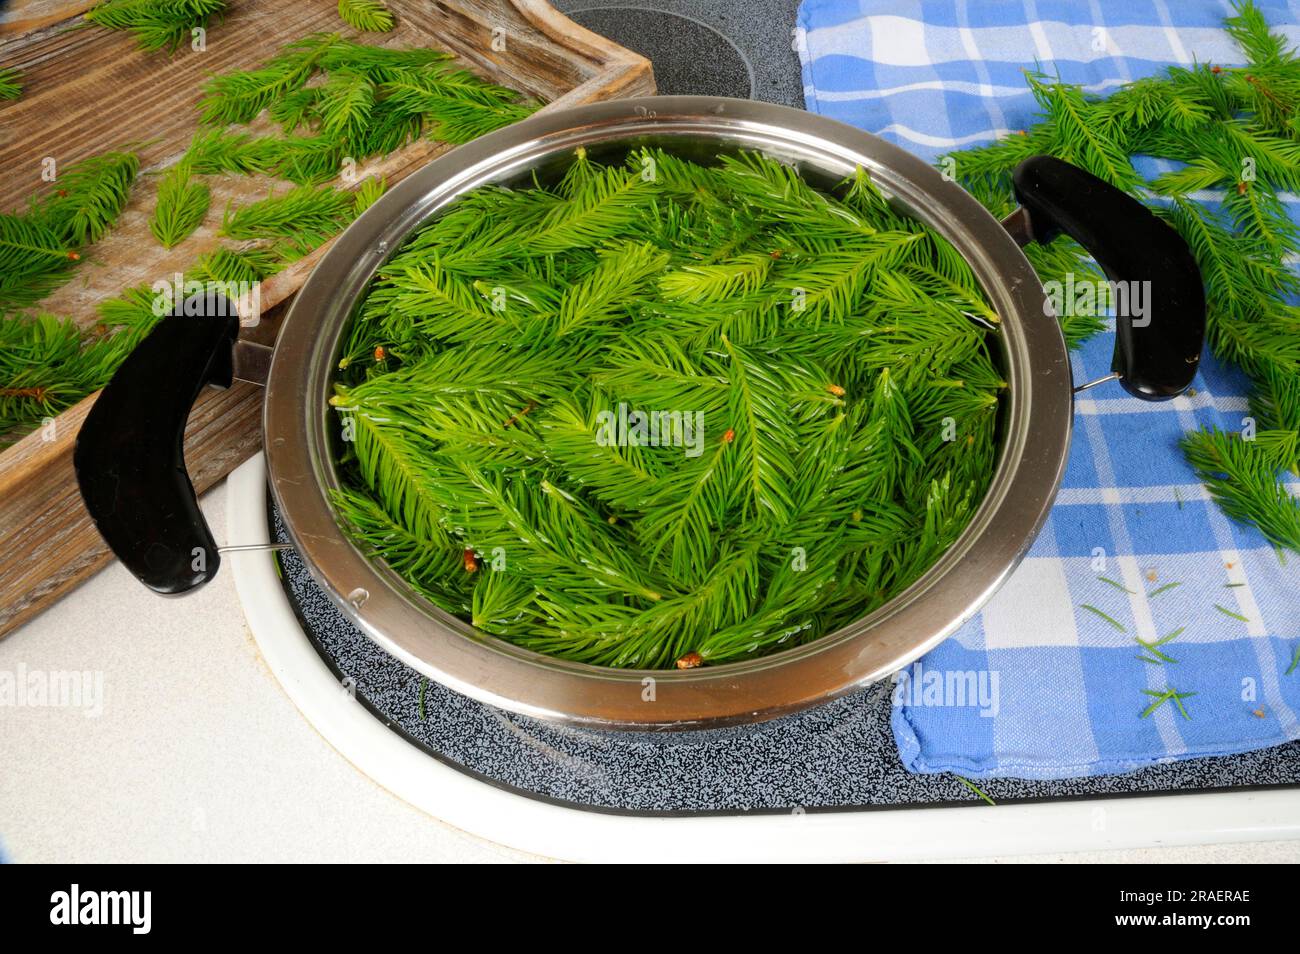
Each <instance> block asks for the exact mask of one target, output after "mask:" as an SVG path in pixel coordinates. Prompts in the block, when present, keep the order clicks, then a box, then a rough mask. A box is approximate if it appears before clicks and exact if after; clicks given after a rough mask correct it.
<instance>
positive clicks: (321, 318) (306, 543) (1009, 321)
mask: <svg viewBox="0 0 1300 954" xmlns="http://www.w3.org/2000/svg"><path fill="white" fill-rule="evenodd" d="M674 137H685V138H686V139H692V138H693V139H704V140H707V141H712V142H716V143H717V144H718V145H719V146H720V147H722V148H724V149H725V148H749V149H758V150H760V151H763V152H766V153H768V154H770V155H775V156H777V157H778V158H782V159H786V160H791V161H794V162H795V163H796V164H797V165H799V166H800V167H801V168H803V169H805V170H808V171H811V172H815V173H817V174H819V175H830V176H834V177H836V178H842V177H843V176H846V175H848V174H849V173H851V172H852V171H853V169H854V167H855V166H858V165H861V166H863V167H864V168H865V169H866V170H867V171H868V173H870V174H871V176H872V178H873V180H874V181H875V182H876V183H877V185H878V186H879V187H880V188H881V189H882V190H883V191H885V192H886V193H887V194H889V195H890V196H891V197H892V198H893V199H894V200H895V201H897V202H899V203H901V204H902V205H903V206H905V207H906V208H907V210H908V211H909V213H910V214H912V215H914V216H916V217H917V218H919V219H921V220H922V221H924V222H926V224H928V225H930V226H932V227H934V228H936V229H937V230H938V231H939V232H940V233H941V234H943V235H944V236H945V237H946V238H947V239H948V240H949V241H950V242H952V243H953V245H954V246H956V247H957V248H958V249H959V250H960V251H961V252H962V253H963V255H965V257H966V259H967V261H968V262H969V263H970V265H971V267H972V268H973V269H974V271H975V273H976V276H977V278H978V279H979V280H980V282H981V284H982V285H983V287H984V288H985V290H986V292H987V294H988V296H989V298H990V300H991V302H992V304H993V306H994V308H995V310H996V311H997V312H998V314H999V316H1000V317H1001V318H1002V322H1001V327H1000V330H999V331H998V332H997V337H998V340H999V341H1000V343H1001V348H1002V358H1003V370H1004V371H1005V374H1006V379H1007V384H1008V397H1007V399H1006V401H1005V410H1004V412H1003V413H1004V427H1003V430H1004V439H1003V445H1002V447H1001V451H1000V456H999V460H998V464H997V468H996V470H995V472H994V475H993V478H992V480H991V482H990V485H989V489H988V491H987V492H986V494H985V497H984V499H983V501H982V502H981V503H980V506H979V507H978V508H977V511H976V513H975V515H974V516H973V518H972V519H971V521H970V523H969V524H968V526H967V527H966V529H965V530H964V531H963V533H962V534H961V536H960V537H959V538H958V540H957V541H956V543H954V544H953V546H952V547H950V548H949V549H948V550H947V551H946V552H945V553H944V554H943V555H942V556H941V557H940V558H939V560H938V561H937V562H936V563H935V564H934V565H933V566H931V567H930V569H929V570H927V571H926V572H925V573H924V574H923V575H922V576H921V577H920V578H919V579H918V580H917V581H916V582H914V583H913V584H912V585H911V586H909V587H908V588H907V589H906V590H904V591H903V592H902V593H900V594H898V595H897V596H895V597H894V598H893V599H892V600H890V601H889V602H888V603H886V604H885V605H883V606H881V607H879V608H878V609H876V610H874V611H873V612H871V613H869V614H868V615H866V616H864V617H862V618H861V619H859V620H857V621H855V622H854V623H852V624H850V625H848V626H846V627H844V628H842V629H840V630H838V631H836V632H834V633H830V634H827V635H826V636H823V637H821V638H820V639H817V640H814V641H812V642H810V643H807V644H805V645H803V646H798V647H795V648H792V649H788V650H782V651H780V652H777V653H774V654H772V655H769V656H765V657H762V658H759V659H754V660H749V661H743V662H733V663H724V664H719V665H717V666H709V667H701V668H698V669H690V670H683V671H663V670H616V669H609V668H604V667H597V666H592V665H588V664H584V663H574V662H568V661H565V660H561V659H556V658H554V657H550V656H544V655H541V654H538V653H535V652H532V651H530V650H525V649H521V648H519V647H517V646H514V645H512V644H510V643H508V642H506V641H504V640H501V639H498V638H496V637H493V636H489V635H487V634H484V633H481V632H479V631H478V630H475V629H474V628H472V627H471V626H470V625H469V624H468V623H466V622H464V621H462V620H460V619H457V618H455V617H453V616H451V615H450V614H448V613H446V612H444V611H442V610H441V609H438V608H437V607H435V606H433V605H432V604H431V603H428V602H427V601H426V600H425V599H424V598H422V597H420V596H419V595H418V594H417V593H415V591H414V590H413V589H412V588H411V587H410V586H409V585H408V584H406V582H405V581H403V580H402V579H401V578H400V577H399V576H397V574H396V573H394V572H393V571H392V570H390V569H389V568H388V567H387V566H385V565H383V564H382V563H380V562H379V561H375V560H372V559H370V558H367V557H366V556H364V555H363V554H362V552H361V551H360V550H359V549H358V548H357V547H356V546H355V545H354V544H352V542H351V541H350V540H349V539H348V538H347V537H346V535H345V534H344V533H343V532H342V531H341V530H340V528H339V526H338V524H337V522H336V518H335V515H334V511H333V508H332V507H331V505H330V503H329V500H328V497H327V494H328V492H329V491H330V490H331V489H333V488H336V487H338V486H339V483H338V479H337V474H336V471H335V466H334V462H333V456H332V451H331V447H330V439H329V434H330V428H331V426H332V425H334V426H336V425H335V423H334V422H335V421H336V418H335V417H334V412H333V411H332V410H331V409H330V408H329V406H328V404H327V397H328V395H329V391H330V387H331V382H332V380H333V374H334V357H335V355H336V354H337V351H338V346H339V339H340V337H341V335H342V334H343V332H344V330H345V328H346V324H347V321H348V319H349V318H350V317H351V315H352V313H353V308H354V305H355V304H356V302H357V301H358V300H359V298H360V296H361V295H362V294H363V292H364V290H365V288H366V287H367V285H368V283H369V281H370V279H371V277H372V276H373V275H374V273H375V271H376V270H377V269H378V268H379V266H380V265H381V264H382V263H383V262H384V261H385V260H386V259H387V257H388V255H389V254H390V253H391V252H392V251H394V250H396V249H397V248H398V247H399V246H400V244H401V243H402V241H403V240H404V238H405V236H406V235H408V234H409V233H410V232H411V231H412V230H413V229H414V228H416V227H418V226H419V225H420V224H421V223H422V222H424V221H425V220H427V219H428V218H429V217H430V216H431V215H433V214H435V213H436V212H438V211H439V210H440V209H442V208H443V207H444V206H446V205H447V204H448V203H449V202H451V201H453V200H454V199H455V198H456V197H457V196H459V195H461V194H463V193H464V192H467V191H469V190H470V189H473V188H475V187H477V186H480V185H483V184H487V183H489V182H499V181H506V180H509V179H511V178H512V177H515V176H517V175H519V174H520V173H522V172H524V171H526V170H528V169H531V168H535V167H536V166H537V165H538V164H539V163H540V162H541V161H543V160H545V159H547V158H555V157H558V156H561V155H564V154H567V153H571V152H572V151H573V150H574V149H575V148H576V147H578V146H587V147H592V146H596V145H599V144H602V143H609V142H614V141H617V142H627V143H628V145H633V144H635V143H636V142H638V141H646V140H653V141H655V142H656V144H662V141H663V140H664V139H671V138H674ZM678 141H683V140H681V139H679V140H678ZM1072 412H1073V398H1072V393H1071V374H1070V364H1069V357H1068V352H1067V350H1066V346H1065V341H1064V338H1063V336H1062V334H1061V331H1060V328H1059V326H1058V324H1057V322H1056V321H1055V319H1054V318H1053V317H1051V315H1050V312H1046V311H1045V308H1044V296H1043V293H1042V288H1041V284H1040V282H1039V279H1038V278H1037V276H1036V274H1035V272H1034V270H1033V268H1032V266H1031V265H1030V264H1029V262H1028V260H1027V259H1026V258H1025V256H1024V254H1023V253H1022V252H1021V250H1020V247H1019V245H1017V243H1016V241H1015V240H1014V239H1013V238H1012V237H1011V236H1010V235H1009V234H1008V233H1007V232H1006V230H1005V229H1003V227H1002V226H1001V225H1000V224H999V223H998V221H997V220H996V219H994V218H993V216H992V215H990V214H989V213H988V212H987V211H986V210H985V209H984V208H983V207H982V206H981V205H980V204H979V203H978V202H977V201H976V200H975V199H974V198H973V197H971V196H970V195H969V194H968V193H967V192H965V190H963V189H962V188H961V187H960V186H958V185H957V184H956V183H955V182H953V181H949V180H947V179H945V177H944V176H942V175H941V174H940V173H939V171H938V170H937V169H934V168H933V167H931V166H929V165H927V164H926V163H925V162H924V161H922V160H921V159H919V158H917V157H916V156H913V155H912V154H910V153H908V152H906V151H905V150H902V149H900V148H898V147H897V146H894V145H892V144H890V143H887V142H885V141H884V140H882V139H879V138H877V137H876V136H873V135H871V134H869V133H865V132H862V131H860V130H857V129H854V128H853V127H851V126H847V125H844V124H842V123H839V122H837V121H835V120H831V119H827V118H825V117H822V116H817V115H814V114H812V113H807V112H803V111H801V110H796V109H791V108H789V107H784V106H776V105H773V104H769V103H760V102H754V101H751V100H735V99H726V98H722V97H709V96H663V97H644V98H638V99H625V100H614V101H609V102H603V103H597V104H593V105H587V106H580V107H576V108H573V109H569V110H562V111H556V112H543V113H539V114H537V115H535V116H533V117H530V118H529V119H527V120H524V121H523V122H520V123H516V124H514V125H512V126H509V127H506V128H503V129H500V130H497V131H495V132H493V133H490V134H488V135H486V136H483V137H481V138H479V139H477V140H474V141H473V142H471V143H468V144H466V145H463V146H460V147H458V148H456V149H454V150H452V151H450V152H449V153H447V154H445V155H443V156H441V157H439V158H438V159H435V160H434V161H433V162H431V163H429V164H428V165H427V166H425V167H423V168H422V169H419V170H418V171H416V172H414V173H412V174H411V175H410V176H408V177H407V178H406V179H404V180H403V181H402V182H400V183H399V184H398V185H396V186H395V187H394V188H393V189H391V190H389V192H387V193H386V194H385V195H384V196H382V197H381V198H380V199H379V200H378V201H377V202H376V203H375V204H374V205H373V206H371V207H370V208H369V209H367V210H366V211H365V213H363V214H362V215H361V216H360V217H359V218H358V219H357V220H356V221H355V222H354V223H353V224H352V225H351V226H350V227H349V228H348V229H347V230H346V231H345V232H344V233H343V234H342V235H341V236H339V238H338V239H337V240H336V241H335V243H334V244H333V246H332V247H331V248H330V249H329V250H328V252H327V253H326V254H325V256H324V257H323V258H322V259H321V261H320V262H319V263H318V264H317V265H316V267H315V269H314V270H313V271H312V273H311V275H310V276H309V277H308V279H307V282H306V283H305V284H304V286H303V288H302V289H301V290H300V291H299V293H298V295H297V297H296V298H295V300H294V302H293V304H292V306H291V307H290V309H289V313H288V315H287V316H286V317H285V320H284V324H283V327H282V329H281V331H280V335H279V340H278V342H277V344H276V347H275V353H274V357H273V360H272V363H271V368H270V372H269V375H268V379H267V393H266V403H265V408H264V416H263V430H264V435H263V436H264V442H265V444H264V446H265V448H266V457H267V466H268V473H269V478H270V484H271V489H272V493H273V496H274V498H275V501H276V504H277V506H278V507H279V509H280V513H281V515H282V517H283V519H284V523H285V526H286V528H287V530H288V533H289V536H290V538H291V539H292V541H293V543H294V546H295V547H296V549H297V550H298V552H299V553H300V554H301V556H302V558H303V562H304V564H305V565H306V566H307V568H308V570H309V572H310V573H311V575H312V577H313V578H314V579H315V580H316V582H317V583H318V584H320V586H321V587H322V589H323V590H324V591H325V592H326V593H327V594H329V596H330V597H331V599H333V600H334V602H335V603H336V604H338V606H339V607H340V609H341V610H342V611H343V612H344V614H345V615H346V616H348V617H349V618H350V619H351V620H352V621H353V622H354V623H356V625H357V626H358V627H359V628H361V630H362V631H363V632H365V633H366V634H367V635H368V636H369V637H370V638H371V639H373V640H374V641H375V642H376V643H377V644H378V645H380V646H381V647H383V648H384V649H385V650H386V651H388V652H389V653H391V654H392V655H394V656H396V657H397V658H399V659H401V660H402V661H403V662H405V663H406V664H408V665H410V666H411V667H412V668H414V669H416V670H417V671H419V672H421V673H423V674H424V675H426V676H428V677H429V678H432V679H435V680H437V681H438V682H440V683H442V684H443V685H446V686H448V687H450V688H452V689H454V690H456V691H458V692H461V693H464V694H465V695H468V696H470V697H472V698H475V699H477V700H479V701H482V702H485V703H488V704H490V705H494V706H497V707H499V708H503V709H507V710H510V711H513V712H518V713H522V714H525V715H529V716H534V717H538V718H543V719H547V720H553V721H559V722H565V723H569V724H576V725H581V726H586V727H591V728H603V729H694V728H718V727H722V726H727V725H735V724H742V723H748V722H757V721H761V720H764V719H769V718H774V717H776V716H780V715H785V714H788V713H792V712H796V711H799V710H801V709H804V708H807V707H810V706H813V705H817V704H819V703H823V702H827V701H830V700H831V699H834V698H836V697H837V696H840V695H843V694H844V693H847V692H849V691H851V690H853V689H855V688H858V687H861V686H864V685H867V684H869V683H871V682H875V681H877V680H879V679H881V678H884V677H885V676H888V675H889V674H890V673H893V672H895V671H897V670H899V669H901V668H902V667H904V666H906V665H907V664H908V663H910V662H911V661H912V660H914V659H916V658H917V657H919V656H921V655H922V654H924V653H925V652H926V651H928V650H929V649H931V648H932V647H934V646H935V645H937V644H938V643H939V642H941V641H942V640H943V639H945V638H947V637H948V636H949V635H951V634H952V632H953V631H955V630H956V629H957V628H958V627H959V626H960V625H961V624H962V623H964V622H965V621H966V620H967V619H969V618H970V617H971V616H973V615H974V614H975V613H976V612H977V611H978V610H979V608H980V607H981V606H982V605H983V604H984V603H985V602H986V601H987V600H988V598H989V597H990V596H992V594H993V593H994V592H995V591H996V590H997V589H998V588H999V587H1000V586H1001V585H1002V583H1003V582H1005V580H1006V579H1007V577H1008V576H1009V575H1010V573H1011V572H1012V570H1014V569H1015V567H1016V566H1017V565H1018V564H1019V562H1020V560H1021V559H1022V558H1023V556H1024V554H1025V552H1026V551H1027V550H1028V548H1029V546H1030V545H1031V544H1032V542H1033V540H1034V538H1035V537H1036V536H1037V533H1038V531H1039V530H1040V529H1041V527H1042V524H1043V521H1044V520H1045V519H1046V517H1047V513H1048V510H1049V509H1050V507H1051V504H1052V501H1053V499H1054V498H1055V495H1056V490H1057V488H1058V486H1059V484H1060V481H1061V477H1062V475H1063V473H1064V468H1065V462H1066V456H1067V453H1068V449H1069V442H1070V430H1071V418H1072Z"/></svg>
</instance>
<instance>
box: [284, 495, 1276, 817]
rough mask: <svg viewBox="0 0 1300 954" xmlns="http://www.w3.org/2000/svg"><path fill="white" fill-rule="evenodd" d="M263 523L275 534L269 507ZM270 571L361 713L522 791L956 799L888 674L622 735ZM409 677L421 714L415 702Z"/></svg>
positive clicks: (838, 800) (676, 809) (615, 797)
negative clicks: (826, 697)
mask: <svg viewBox="0 0 1300 954" xmlns="http://www.w3.org/2000/svg"><path fill="white" fill-rule="evenodd" d="M272 526H273V528H274V535H275V537H276V539H278V540H282V541H283V540H286V539H287V538H286V537H285V535H284V528H283V526H281V524H280V522H279V519H278V517H276V516H275V515H273V516H272ZM280 565H281V571H282V573H281V576H282V580H283V582H284V588H285V591H286V593H287V594H288V596H289V600H290V602H291V603H292V604H293V605H294V606H295V608H296V610H297V612H298V615H299V618H300V619H301V620H302V622H303V627H304V631H305V636H304V638H307V639H310V641H311V642H312V644H313V645H314V646H315V648H316V650H317V652H319V653H320V654H321V656H322V657H323V658H324V659H325V661H326V662H327V663H329V665H330V667H331V668H332V669H333V670H334V671H335V673H336V674H337V675H338V677H339V679H340V681H342V680H344V679H347V680H351V686H352V687H353V689H354V691H355V692H356V696H357V698H358V699H359V700H360V701H361V702H362V703H364V704H365V705H366V707H367V708H368V709H370V711H371V712H372V713H374V715H375V717H376V718H378V719H380V720H381V721H383V722H384V724H385V725H387V726H388V727H389V728H391V729H392V730H393V731H395V732H397V733H399V734H401V735H402V736H404V737H405V738H406V739H407V740H408V741H409V742H410V743H411V744H413V745H416V746H418V747H419V748H421V749H422V750H424V751H425V752H427V753H428V754H429V755H430V756H431V757H433V758H437V759H439V760H440V761H442V762H445V763H447V764H449V765H452V766H454V767H456V768H458V769H460V770H462V771H465V772H468V773H470V774H472V775H475V776H477V777H479V778H481V779H483V780H485V781H488V782H491V783H493V784H496V785H499V786H502V787H505V788H509V789H512V790H514V791H517V792H519V793H521V794H524V795H529V796H532V797H537V798H543V799H549V800H556V801H560V802H564V803H567V804H571V805H575V806H579V807H583V808H589V809H594V810H602V811H624V812H648V813H667V814H682V813H715V814H716V813H734V812H745V811H790V810H791V809H794V808H802V809H804V810H807V811H816V810H821V809H851V808H901V807H916V806H918V805H942V804H946V803H956V802H968V801H971V800H972V799H974V798H975V796H974V795H973V794H972V793H971V792H970V791H968V790H967V789H966V788H965V787H964V786H963V785H962V784H961V782H959V781H958V780H957V779H956V778H955V777H953V776H950V775H942V776H934V775H912V774H909V773H908V772H907V771H906V770H904V768H903V765H902V763H901V762H900V761H899V759H898V752H897V749H896V748H895V747H894V740H893V736H892V735H891V733H890V728H889V712H890V700H889V692H888V686H887V685H885V684H881V685H879V686H876V687H873V688H871V689H867V690H865V691H863V692H859V693H855V694H853V695H851V696H848V697H845V698H844V699H840V700H838V701H836V702H833V703H830V704H829V705H825V706H822V707H820V708H817V709H813V710H811V711H808V712H803V713H800V714H799V715H795V716H790V717H787V718H784V719H778V720H775V721H772V722H767V723H763V724H762V725H758V726H752V727H747V728H744V729H732V730H725V731H717V732H692V733H681V734H671V735H655V736H646V735H636V736H629V735H623V734H613V733H599V732H591V731H587V730H578V729H570V728H566V727H562V726H555V725H551V724H548V723H544V722H539V721H537V720H535V719H529V718H526V717H524V716H517V715H513V714H510V713H506V712H502V711H500V710H498V709H493V708H491V707H489V706H486V705H483V704H482V703H479V702H475V701H474V700H472V699H468V698H466V697H465V696H462V695H459V694H457V693H455V692H452V691H451V690H449V689H445V688H443V687H442V686H439V685H438V684H437V683H432V682H428V681H427V680H425V679H424V677H422V676H421V675H420V674H419V673H417V672H415V671H414V670H413V669H410V668H409V667H407V666H406V665H404V664H403V663H401V662H398V661H397V660H396V659H394V658H393V657H391V656H389V655H388V654H387V653H385V652H384V651H383V650H381V649H380V648H379V647H377V646H376V645H375V644H374V643H372V642H371V641H370V640H369V639H368V638H366V637H365V636H364V635H363V634H362V633H361V632H360V630H358V629H357V628H356V627H355V626H353V625H352V624H351V623H350V622H349V621H348V620H347V619H346V618H345V617H344V616H343V614H342V613H340V612H339V610H338V609H337V608H336V607H335V606H334V604H333V603H332V602H331V601H330V599H329V598H328V597H327V596H326V595H325V594H324V593H323V592H322V591H321V590H320V589H319V587H317V585H316V583H315V582H314V581H313V580H312V579H311V576H310V575H309V574H308V572H307V570H306V568H305V567H304V566H303V564H302V561H301V560H300V559H299V557H298V555H297V554H296V553H295V552H293V551H292V550H287V551H284V552H283V553H281V554H280ZM421 684H424V690H423V699H424V701H423V710H424V711H423V715H421V702H420V699H421ZM1297 780H1300V743H1290V744H1288V745H1284V746H1279V747H1277V748H1274V749H1267V750H1264V751H1260V752H1253V753H1248V754H1245V755H1238V756H1231V757H1227V758H1213V759H1196V760H1193V761H1188V762H1180V763H1175V764H1170V765H1161V766H1156V767H1153V768H1149V769H1144V770H1142V771H1139V772H1134V773H1132V774H1130V775H1121V776H1111V777H1106V778H1089V779H1071V780H1068V781H1061V782H1028V781H1017V780H1011V779H999V780H996V781H989V782H984V783H981V787H982V788H983V789H984V790H985V791H986V792H987V793H988V794H989V795H990V796H992V797H993V798H994V799H995V800H997V801H999V802H1004V801H1013V800H1023V799H1030V800H1037V799H1046V798H1069V797H1087V796H1100V795H1123V794H1131V793H1164V792H1178V791H1197V790H1203V789H1217V788H1236V787H1243V786H1252V787H1253V786H1271V785H1288V784H1296V782H1297Z"/></svg>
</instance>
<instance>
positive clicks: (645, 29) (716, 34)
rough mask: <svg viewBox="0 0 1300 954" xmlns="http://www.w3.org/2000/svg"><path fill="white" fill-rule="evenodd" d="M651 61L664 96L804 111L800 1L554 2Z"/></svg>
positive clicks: (646, 0) (566, 13) (634, 0)
mask: <svg viewBox="0 0 1300 954" xmlns="http://www.w3.org/2000/svg"><path fill="white" fill-rule="evenodd" d="M551 5H552V6H554V7H555V8H556V9H557V10H559V11H560V12H561V13H564V14H565V15H566V16H568V17H570V18H571V19H573V20H575V21H577V22H578V23H581V24H582V25H583V26H585V27H588V28H589V29H592V30H595V31H596V32H598V33H600V34H601V35H603V36H606V37H609V38H610V39H611V40H613V41H614V42H615V43H618V44H621V45H622V46H625V47H627V48H628V49H630V50H635V51H636V52H638V53H640V54H641V55H642V56H645V57H647V58H648V59H649V60H650V61H651V62H652V63H653V64H654V69H655V81H656V83H657V85H658V88H659V92H660V93H662V94H665V95H668V94H697V95H710V96H736V97H741V98H746V97H752V98H754V99H760V100H764V101H766V102H770V103H780V104H782V105H784V106H794V107H795V108H797V109H802V108H803V104H804V99H803V78H802V73H801V71H800V66H799V56H798V54H796V53H795V52H794V48H793V46H792V42H791V41H792V40H793V34H792V33H791V30H792V29H793V28H794V24H795V12H796V11H797V10H798V7H799V0H631V2H618V0H551Z"/></svg>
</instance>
